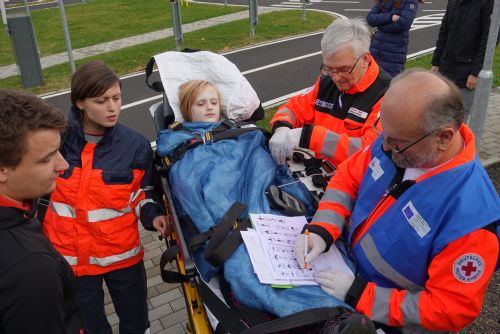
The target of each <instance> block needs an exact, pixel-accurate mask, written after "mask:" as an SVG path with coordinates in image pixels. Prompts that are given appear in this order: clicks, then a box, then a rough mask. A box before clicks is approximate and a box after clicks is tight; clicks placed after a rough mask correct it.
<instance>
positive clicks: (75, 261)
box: [63, 255, 78, 266]
mask: <svg viewBox="0 0 500 334" xmlns="http://www.w3.org/2000/svg"><path fill="white" fill-rule="evenodd" d="M63 257H64V258H65V259H66V261H68V263H69V264H70V265H72V266H76V265H77V264H78V258H77V257H76V256H68V255H63Z"/></svg>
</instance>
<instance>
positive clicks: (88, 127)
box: [77, 82, 122, 134]
mask: <svg viewBox="0 0 500 334" xmlns="http://www.w3.org/2000/svg"><path fill="white" fill-rule="evenodd" d="M121 106H122V98H121V89H120V83H119V82H116V83H115V84H114V85H113V86H111V87H110V88H109V89H108V90H107V91H106V92H104V94H102V95H101V96H97V97H88V98H86V99H84V100H79V101H77V107H78V108H79V109H80V110H83V131H84V132H85V133H88V134H102V133H104V130H106V128H110V127H113V126H115V125H116V123H117V122H118V116H119V115H120V108H121Z"/></svg>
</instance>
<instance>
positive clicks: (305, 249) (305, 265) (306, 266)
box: [304, 229, 309, 269]
mask: <svg viewBox="0 0 500 334" xmlns="http://www.w3.org/2000/svg"><path fill="white" fill-rule="evenodd" d="M304 235H305V236H306V240H305V242H304V269H309V267H308V265H307V262H306V256H307V251H308V250H309V230H308V229H306V230H305V231H304Z"/></svg>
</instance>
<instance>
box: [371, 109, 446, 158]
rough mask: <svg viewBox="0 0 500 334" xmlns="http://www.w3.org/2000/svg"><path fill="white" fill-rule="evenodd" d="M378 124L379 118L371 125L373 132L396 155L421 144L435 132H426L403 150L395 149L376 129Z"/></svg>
mask: <svg viewBox="0 0 500 334" xmlns="http://www.w3.org/2000/svg"><path fill="white" fill-rule="evenodd" d="M379 122H380V118H379V119H377V121H376V122H375V123H373V125H372V129H373V131H374V132H375V133H376V134H377V136H378V137H379V138H380V139H381V140H382V142H383V143H385V144H386V145H387V146H389V148H390V149H391V150H392V151H393V152H394V153H397V154H403V152H404V151H406V150H407V149H409V148H410V147H412V146H413V145H416V144H417V143H419V142H421V141H422V140H424V139H425V138H427V137H429V136H430V135H431V134H433V133H434V132H436V131H431V132H428V133H426V134H425V135H423V136H422V137H420V138H419V139H417V140H415V141H414V142H413V143H411V144H409V145H406V146H405V147H404V148H396V147H394V146H392V145H391V144H389V142H388V141H387V140H386V139H385V137H384V135H383V133H382V132H380V131H379V130H378V129H377V125H378V123H379Z"/></svg>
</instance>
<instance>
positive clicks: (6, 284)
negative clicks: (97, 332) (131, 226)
mask: <svg viewBox="0 0 500 334" xmlns="http://www.w3.org/2000/svg"><path fill="white" fill-rule="evenodd" d="M66 125H67V120H66V117H65V116H64V114H63V113H62V112H60V111H59V110H57V109H55V108H54V107H52V106H50V105H48V104H47V103H46V102H44V101H43V100H41V99H39V98H38V97H35V96H32V95H29V94H27V93H24V92H21V91H14V90H6V89H0V254H1V255H0V333H3V334H19V333H43V334H59V333H60V334H63V333H64V334H71V333H79V331H80V327H81V326H80V325H81V320H80V314H79V312H78V303H77V300H76V294H75V278H74V275H73V272H72V271H71V268H70V266H69V265H68V263H67V262H66V260H64V258H63V257H62V256H61V255H60V254H59V253H58V252H57V251H56V250H55V249H54V247H53V246H52V245H51V244H50V242H49V241H48V240H47V238H46V237H45V236H44V235H43V233H42V227H41V224H40V221H38V219H36V217H35V213H36V210H37V202H36V201H34V200H35V199H37V198H38V197H41V196H43V195H45V194H47V193H49V192H51V191H53V190H54V189H55V187H56V182H55V179H56V177H57V175H58V174H59V173H62V172H63V171H64V170H66V169H67V168H68V163H67V162H66V161H65V160H64V158H63V157H62V156H61V154H60V153H59V143H60V132H61V131H63V130H64V129H65V128H66Z"/></svg>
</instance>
